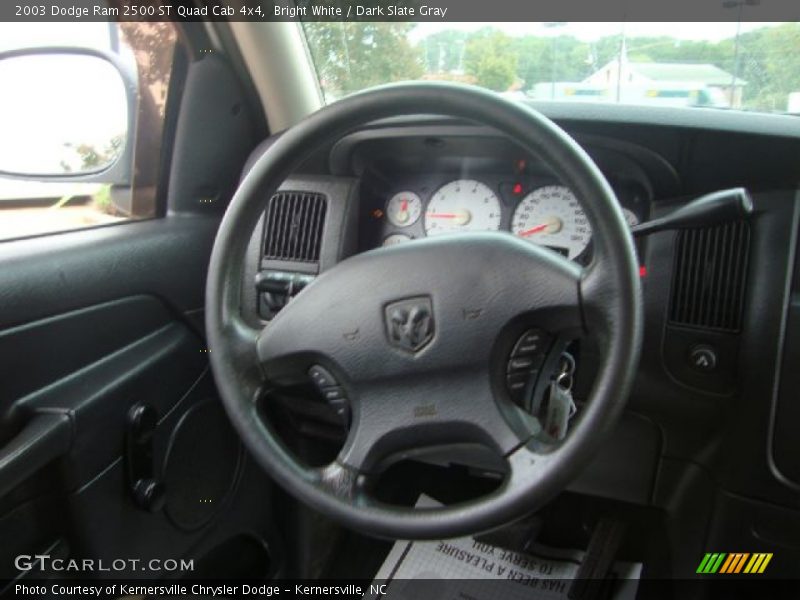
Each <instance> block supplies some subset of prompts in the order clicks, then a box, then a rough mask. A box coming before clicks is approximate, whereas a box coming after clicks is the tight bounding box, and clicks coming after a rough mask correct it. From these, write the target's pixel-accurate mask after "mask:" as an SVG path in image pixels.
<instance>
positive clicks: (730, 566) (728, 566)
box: [719, 552, 750, 574]
mask: <svg viewBox="0 0 800 600" xmlns="http://www.w3.org/2000/svg"><path fill="white" fill-rule="evenodd" d="M749 557H750V554H749V553H747V552H745V553H742V552H734V553H732V554H729V555H728V560H726V561H725V564H724V565H722V568H721V569H720V571H719V572H720V573H727V574H731V573H739V572H740V571H741V570H742V567H744V561H746V560H747V559H748V558H749Z"/></svg>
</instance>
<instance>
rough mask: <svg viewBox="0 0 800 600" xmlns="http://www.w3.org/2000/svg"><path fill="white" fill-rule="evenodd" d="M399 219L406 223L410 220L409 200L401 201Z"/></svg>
mask: <svg viewBox="0 0 800 600" xmlns="http://www.w3.org/2000/svg"><path fill="white" fill-rule="evenodd" d="M397 220H398V221H400V222H401V223H405V222H406V221H407V220H408V200H405V199H403V200H401V201H400V212H398V213H397Z"/></svg>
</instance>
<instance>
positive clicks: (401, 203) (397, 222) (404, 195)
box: [386, 192, 422, 227]
mask: <svg viewBox="0 0 800 600" xmlns="http://www.w3.org/2000/svg"><path fill="white" fill-rule="evenodd" d="M421 214H422V199H421V198H420V197H419V196H418V195H417V194H415V193H414V192H398V193H397V194H395V195H394V196H392V197H391V198H390V199H389V202H387V203H386V218H387V219H389V222H390V223H391V224H392V225H394V226H395V227H408V226H409V225H413V224H414V223H416V222H417V219H419V216H420V215H421Z"/></svg>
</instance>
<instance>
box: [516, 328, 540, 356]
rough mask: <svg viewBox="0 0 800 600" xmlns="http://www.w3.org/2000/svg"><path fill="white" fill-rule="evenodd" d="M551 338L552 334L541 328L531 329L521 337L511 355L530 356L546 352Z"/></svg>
mask: <svg viewBox="0 0 800 600" xmlns="http://www.w3.org/2000/svg"><path fill="white" fill-rule="evenodd" d="M549 338H550V336H549V335H547V334H546V333H545V332H544V331H542V330H541V329H530V330H528V331H526V332H525V333H524V334H522V337H520V338H519V340H518V341H517V344H516V346H514V351H513V352H512V353H511V356H515V357H516V356H528V355H531V354H537V353H540V352H544V351H545V350H546V348H547V343H548V341H549Z"/></svg>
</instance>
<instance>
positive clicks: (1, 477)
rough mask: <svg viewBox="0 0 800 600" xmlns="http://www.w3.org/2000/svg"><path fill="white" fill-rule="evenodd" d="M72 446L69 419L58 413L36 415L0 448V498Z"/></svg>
mask: <svg viewBox="0 0 800 600" xmlns="http://www.w3.org/2000/svg"><path fill="white" fill-rule="evenodd" d="M71 443H72V425H71V423H70V418H69V417H68V416H67V415H66V414H65V413H61V412H48V413H37V414H36V415H34V417H33V418H32V419H31V420H30V421H28V423H26V424H25V426H24V427H23V428H22V431H20V432H19V433H18V434H17V435H16V436H14V437H13V438H12V439H11V441H9V442H8V443H7V444H6V445H5V446H3V447H2V448H0V497H2V496H4V495H5V494H7V493H8V492H10V491H11V490H13V489H14V488H15V487H16V486H18V485H19V484H20V483H22V482H23V481H24V480H25V479H27V478H28V477H29V476H31V475H33V474H34V473H36V471H38V470H39V469H41V468H42V467H44V466H45V465H46V464H47V463H49V462H50V461H52V460H53V459H56V458H58V457H59V456H62V455H64V454H66V453H67V451H68V450H69V447H70V445H71Z"/></svg>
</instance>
